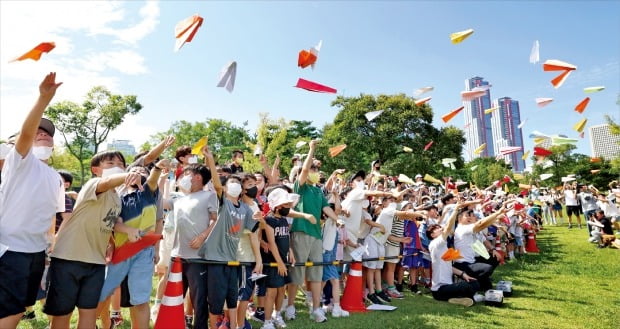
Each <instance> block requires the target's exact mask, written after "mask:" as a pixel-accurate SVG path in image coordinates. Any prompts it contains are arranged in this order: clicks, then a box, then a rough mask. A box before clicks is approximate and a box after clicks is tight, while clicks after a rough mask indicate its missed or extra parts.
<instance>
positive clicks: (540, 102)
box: [536, 97, 553, 107]
mask: <svg viewBox="0 0 620 329" xmlns="http://www.w3.org/2000/svg"><path fill="white" fill-rule="evenodd" d="M551 102H553V98H544V97H539V98H536V105H538V107H545V106H546V105H549V103H551Z"/></svg>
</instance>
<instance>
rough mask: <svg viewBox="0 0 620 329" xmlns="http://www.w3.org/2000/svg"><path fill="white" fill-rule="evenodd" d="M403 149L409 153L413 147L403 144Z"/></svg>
mask: <svg viewBox="0 0 620 329" xmlns="http://www.w3.org/2000/svg"><path fill="white" fill-rule="evenodd" d="M403 151H405V152H407V153H411V152H413V149H412V148H411V147H408V146H403Z"/></svg>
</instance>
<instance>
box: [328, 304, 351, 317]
mask: <svg viewBox="0 0 620 329" xmlns="http://www.w3.org/2000/svg"><path fill="white" fill-rule="evenodd" d="M332 316H333V317H334V318H346V317H348V316H349V312H347V311H345V310H343V309H342V308H341V307H340V305H335V306H334V308H333V309H332Z"/></svg>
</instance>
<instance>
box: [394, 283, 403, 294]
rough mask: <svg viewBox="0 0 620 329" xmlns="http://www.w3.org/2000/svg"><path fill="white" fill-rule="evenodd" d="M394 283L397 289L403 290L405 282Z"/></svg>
mask: <svg viewBox="0 0 620 329" xmlns="http://www.w3.org/2000/svg"><path fill="white" fill-rule="evenodd" d="M394 285H395V286H396V291H398V292H403V284H402V283H396V284H394Z"/></svg>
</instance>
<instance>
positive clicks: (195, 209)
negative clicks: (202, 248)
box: [170, 191, 217, 259]
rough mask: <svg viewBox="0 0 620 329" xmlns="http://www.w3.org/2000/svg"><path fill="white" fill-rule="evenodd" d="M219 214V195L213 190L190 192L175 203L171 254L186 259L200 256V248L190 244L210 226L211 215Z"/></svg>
mask: <svg viewBox="0 0 620 329" xmlns="http://www.w3.org/2000/svg"><path fill="white" fill-rule="evenodd" d="M211 213H214V214H217V196H216V195H215V193H214V192H211V191H198V192H194V193H191V194H188V195H186V196H184V197H182V198H180V199H178V200H176V201H175V202H174V204H173V215H174V217H173V218H174V221H175V226H176V231H175V233H174V245H173V247H172V251H171V253H170V254H171V255H172V256H178V257H181V258H185V259H190V258H200V257H199V256H198V249H192V248H191V247H190V246H189V243H190V241H192V240H193V239H194V238H195V237H196V236H197V235H198V234H200V233H201V232H203V231H204V230H206V229H207V228H208V227H209V218H210V217H209V216H210V214H211Z"/></svg>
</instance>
